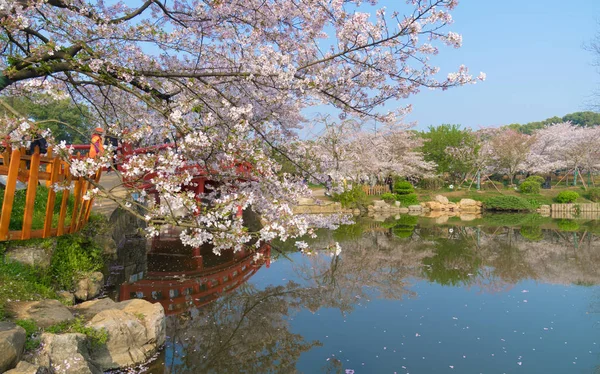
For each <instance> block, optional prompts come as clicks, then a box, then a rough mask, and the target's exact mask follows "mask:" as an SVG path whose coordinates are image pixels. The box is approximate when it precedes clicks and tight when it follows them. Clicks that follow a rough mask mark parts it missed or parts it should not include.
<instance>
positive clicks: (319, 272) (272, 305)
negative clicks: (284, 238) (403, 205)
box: [121, 215, 600, 373]
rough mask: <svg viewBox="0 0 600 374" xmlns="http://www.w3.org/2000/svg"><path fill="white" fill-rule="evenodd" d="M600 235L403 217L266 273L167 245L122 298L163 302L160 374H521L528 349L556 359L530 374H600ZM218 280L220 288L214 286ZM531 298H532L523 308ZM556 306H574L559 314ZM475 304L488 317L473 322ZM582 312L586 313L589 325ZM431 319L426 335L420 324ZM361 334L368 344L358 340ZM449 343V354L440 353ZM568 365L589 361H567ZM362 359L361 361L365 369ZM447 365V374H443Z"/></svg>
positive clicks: (558, 226)
mask: <svg viewBox="0 0 600 374" xmlns="http://www.w3.org/2000/svg"><path fill="white" fill-rule="evenodd" d="M598 232H600V230H598V225H597V223H596V222H593V221H589V222H584V221H576V220H567V219H561V220H552V219H550V218H545V217H540V216H537V215H529V216H527V215H502V216H494V217H490V218H489V219H487V220H486V219H479V218H478V219H475V220H473V221H471V222H461V221H458V220H452V219H450V220H448V222H447V223H445V224H443V225H440V224H435V223H433V222H432V221H431V220H426V219H423V218H418V217H408V216H407V217H397V218H390V219H388V220H386V221H384V222H373V221H364V222H360V223H359V224H356V225H351V226H342V227H340V228H339V229H337V230H335V231H322V232H320V233H319V236H318V238H317V239H312V240H311V239H306V240H307V242H309V245H310V247H311V249H312V251H311V253H313V254H312V255H306V254H300V253H298V252H297V251H296V249H295V247H294V245H293V243H272V247H273V252H272V253H271V258H272V259H273V261H274V262H273V264H272V266H271V269H268V270H267V269H266V267H263V268H262V269H263V270H261V271H260V272H258V270H259V269H260V268H261V265H262V264H263V262H256V261H254V257H253V255H252V253H250V252H238V253H233V252H232V253H227V254H226V255H225V256H223V257H216V256H213V255H211V252H210V250H209V249H208V248H204V249H198V250H195V251H191V252H190V251H189V250H188V252H185V250H184V249H182V248H180V247H179V246H178V245H175V244H174V243H172V242H171V243H168V242H166V241H159V242H158V243H155V244H154V246H153V249H152V250H150V251H149V252H148V256H147V269H146V272H145V274H144V279H141V280H140V279H138V280H137V281H135V282H128V283H126V284H125V285H123V286H121V297H122V298H128V297H144V298H146V299H148V300H150V301H158V302H161V303H162V304H163V305H164V306H165V310H167V313H169V314H170V317H169V318H168V321H167V330H168V339H167V340H168V342H167V345H166V347H165V349H164V351H163V352H162V354H161V357H160V358H159V359H158V360H157V361H155V362H154V363H152V364H151V366H150V370H149V371H150V372H152V373H205V372H206V373H238V372H248V373H270V372H273V373H291V372H297V371H300V372H311V373H313V372H314V373H320V372H330V373H345V372H346V370H355V372H356V373H363V372H364V373H372V372H383V371H384V370H388V371H389V370H391V371H390V372H394V371H397V372H399V373H400V372H406V370H403V369H402V366H404V365H403V364H405V361H403V360H407V361H408V360H409V359H410V358H411V357H412V356H414V357H412V358H413V359H414V358H418V359H419V360H420V361H419V363H418V364H415V363H413V362H411V364H412V365H413V368H414V369H413V370H411V372H442V371H444V370H449V367H450V366H454V365H455V362H454V361H453V360H455V359H454V358H452V357H450V358H448V357H447V356H448V355H449V354H450V353H449V352H454V351H456V352H454V353H456V354H458V353H457V352H459V351H461V350H462V351H464V352H465V354H464V356H467V355H469V356H471V355H472V356H474V357H477V359H476V360H475V361H470V363H469V365H471V366H465V367H464V369H463V370H462V371H460V372H480V371H483V372H495V371H494V370H496V371H498V372H513V371H512V370H513V369H515V365H516V362H517V361H518V362H522V360H523V359H522V358H517V357H521V356H525V357H527V358H529V357H530V356H531V355H532V354H531V352H530V353H527V354H526V353H523V352H525V351H526V350H529V351H531V349H533V351H535V350H536V349H538V350H539V351H541V352H545V356H542V357H538V358H537V361H535V364H533V362H531V363H530V366H529V367H528V370H524V371H522V372H557V373H558V372H569V370H568V368H570V366H566V365H567V364H568V365H575V363H578V365H580V366H578V368H579V369H580V370H579V371H580V372H594V370H595V369H594V366H595V365H597V362H598V359H597V357H598V356H597V355H598V354H599V350H598V346H596V342H595V341H593V340H594V339H595V337H597V332H596V333H595V334H594V333H593V332H591V333H590V332H589V331H591V330H590V329H594V328H598V327H599V325H598V323H599V318H598V316H599V313H598V311H599V310H600V307H599V306H598V305H600V290H599V289H598V288H597V287H596V285H598V284H600V272H599V271H598V268H599V265H600V238H599V237H598V235H597V233H598ZM335 241H338V242H340V244H341V245H342V247H343V252H342V254H341V256H333V255H332V254H331V253H330V252H319V251H318V249H319V248H326V247H329V246H331V244H332V243H333V242H335ZM266 248H268V247H263V250H265V249H266ZM265 253H266V254H268V253H267V252H265ZM267 257H268V256H267ZM165 259H169V260H168V261H166V260H165ZM173 259H178V260H177V261H173ZM167 262H168V263H167ZM244 265H246V267H245V268H244ZM257 272H258V274H260V275H258V274H257V275H255V274H256V273H257ZM224 274H227V280H225V279H223V278H224ZM234 274H235V275H234ZM176 275H177V276H178V278H179V279H177V280H175V279H173V277H174V276H176ZM253 275H254V277H252V276H253ZM250 277H252V278H250ZM210 279H214V280H215V282H220V283H219V284H218V285H215V287H210V286H209V285H210V282H211V281H210ZM236 279H237V280H238V281H235V280H236ZM202 285H206V288H203V286H202ZM546 285H548V286H550V287H551V288H547V287H542V286H546ZM573 285H575V286H576V287H575V288H573V287H572V286H573ZM534 287H539V288H540V290H538V292H534V290H533V288H534ZM173 290H179V291H173ZM529 290H531V291H532V294H531V295H529V296H526V297H522V296H521V295H522V294H521V292H529ZM587 290H590V292H588V291H587ZM473 291H475V292H473ZM542 291H543V292H542ZM177 292H179V294H177ZM449 295H452V296H449ZM523 295H528V294H523ZM559 297H560V300H561V302H564V305H562V304H561V303H556V300H557V299H558V298H559ZM528 300H530V302H529V303H528ZM567 300H568V301H567ZM524 303H526V304H524ZM454 304H456V305H454ZM467 305H469V306H470V305H475V306H476V307H477V308H478V310H474V311H472V312H466V311H467V310H468V309H465V308H466V307H467ZM525 305H526V306H527V308H530V309H525V308H524V306H525ZM576 305H584V307H583V308H584V309H585V310H584V312H583V313H580V311H579V309H578V307H576ZM446 310H448V313H452V315H448V316H446V315H445V314H444V312H445V311H446ZM390 311H393V312H390ZM460 313H463V314H464V315H461V316H460V318H461V322H462V323H463V324H464V325H462V330H459V331H457V326H461V325H458V324H457V322H456V320H457V319H458V317H457V318H454V315H459V314H460ZM412 315H414V316H415V317H414V318H413V319H412V320H411V319H410V318H411V316H412ZM513 315H514V317H513ZM400 317H402V318H407V319H406V320H404V321H406V322H402V321H401V320H400ZM444 318H445V319H444ZM427 319H429V320H430V323H432V325H431V326H429V327H427V325H423V322H424V321H425V320H427ZM446 319H447V320H449V321H451V323H448V322H444V321H446ZM538 320H539V321H538ZM346 321H348V323H346ZM534 322H537V323H534ZM541 323H543V324H544V325H543V326H542V325H540V326H537V325H538V324H541ZM561 324H562V325H561ZM381 325H383V326H384V327H383V328H381ZM396 325H397V326H398V327H396V328H397V329H398V330H397V331H396V332H395V335H394V334H392V335H391V336H394V338H393V339H392V340H389V337H390V335H389V334H388V333H386V329H388V330H387V331H389V332H392V331H393V329H394V328H395V327H394V326H396ZM421 325H423V326H421ZM385 326H387V327H385ZM548 326H549V327H548ZM469 327H471V328H472V329H473V330H475V329H477V328H479V330H476V334H477V335H476V336H475V335H474V336H472V337H469V339H471V338H472V339H473V341H474V342H470V340H469V342H467V340H465V339H467V338H466V337H462V338H458V337H459V336H461V335H460V334H464V333H465V332H466V333H468V331H469V330H468V329H469ZM559 327H560V329H559ZM373 328H375V330H369V329H373ZM542 328H544V329H545V330H542ZM554 328H556V331H557V332H556V334H558V335H557V337H556V338H552V337H550V336H548V337H544V340H543V341H542V339H541V338H542V336H541V335H539V334H540V332H539V331H538V330H542V331H550V329H554ZM411 329H416V330H415V331H413V330H411ZM465 329H467V330H465ZM513 330H514V332H513ZM559 330H560V332H559ZM517 331H518V332H519V334H523V335H522V336H523V339H525V340H521V341H516V340H513V341H511V343H512V344H513V345H512V346H510V347H509V348H507V346H508V343H505V342H504V340H505V337H506V335H505V334H508V333H509V332H510V333H516V332H517ZM354 333H355V334H358V337H356V336H355V337H354V338H350V336H353V334H354ZM473 333H475V332H473ZM411 334H412V335H411ZM415 334H416V337H417V338H419V337H420V336H421V335H423V336H433V338H431V339H432V340H431V341H429V340H426V339H425V338H423V339H421V340H416V341H415V342H412V343H411V344H413V345H412V346H411V347H413V348H409V342H408V341H407V340H406V339H408V337H410V336H412V337H413V339H417V338H414V337H415ZM538 335H539V338H538ZM519 336H521V335H519ZM484 337H489V338H490V340H493V341H494V342H496V341H498V342H500V341H502V342H501V343H499V344H500V346H499V347H496V346H495V345H494V344H496V343H492V342H487V343H483V341H480V340H479V339H480V338H482V339H484ZM526 338H527V339H529V340H527V339H526ZM475 339H477V341H475ZM553 339H554V340H553ZM387 340H389V341H387ZM438 340H439V342H440V344H442V342H443V343H444V344H448V345H446V346H439V347H438V349H436V350H432V348H431V346H432V344H438ZM386 341H387V342H386ZM400 341H401V342H402V344H401V345H400ZM515 341H516V342H515ZM566 341H569V346H568V348H569V350H567V348H566V347H565V346H564V345H565V342H566ZM420 342H422V343H420ZM513 342H514V343H513ZM592 343H593V345H592ZM373 344H376V345H377V346H379V345H382V346H385V347H386V349H387V347H388V346H391V345H392V344H393V345H394V347H396V348H395V349H398V352H403V353H402V357H403V360H402V359H401V358H400V357H395V358H394V357H388V358H387V359H385V360H384V359H383V357H384V356H383V355H382V353H378V354H377V355H375V354H373V355H372V356H368V355H367V354H366V353H365V352H369V354H370V352H371V351H373ZM419 344H422V345H419ZM486 344H487V345H486ZM530 345H531V346H530ZM511 348H512V350H513V352H517V353H516V354H514V355H513V356H511V359H510V360H503V359H498V360H500V361H494V360H495V359H493V360H492V359H491V358H490V357H496V356H494V354H499V353H502V352H504V354H506V352H507V351H510V349H511ZM379 349H382V347H380V348H379ZM411 349H414V351H411ZM488 350H489V352H488ZM338 351H339V352H338ZM342 351H344V352H345V351H354V354H350V355H349V356H344V355H345V353H342ZM390 351H391V349H390ZM580 351H581V352H580ZM536 352H537V351H536ZM550 352H552V353H550ZM573 352H575V353H573ZM588 352H589V353H588ZM388 353H389V354H391V353H392V352H389V351H387V353H386V354H388ZM393 353H396V350H394V351H393ZM454 353H453V354H454ZM563 353H564V354H567V353H568V354H569V355H571V356H573V357H578V359H577V360H579V361H577V360H575V359H573V358H569V359H568V360H570V361H569V362H563V361H564V360H562V355H563ZM583 353H585V354H586V356H585V357H582V356H583ZM490 354H491V356H490ZM363 355H364V357H363ZM380 355H381V356H380ZM588 355H589V356H588ZM354 356H360V357H361V358H360V361H361V362H360V363H359V364H357V363H356V362H355V361H356V360H358V358H356V360H355V361H352V359H355V357H354ZM367 356H368V357H367ZM421 356H423V357H428V358H430V359H431V362H426V360H425V359H423V360H421ZM461 356H462V354H461ZM461 356H458V357H459V358H460V357H461ZM375 357H376V358H375ZM380 357H381V361H379V359H380ZM559 359H560V360H562V361H560V362H559V361H557V360H559ZM369 360H370V361H369ZM444 360H450V363H448V362H446V361H444ZM573 360H575V361H574V362H575V363H573V362H571V361H573ZM365 362H366V363H367V364H370V365H371V366H370V368H369V369H368V370H367V369H364V368H363V367H362V365H365ZM438 362H440V363H442V366H443V365H445V366H443V368H442V367H437V366H435V365H438ZM419 365H420V366H419ZM465 365H466V364H465ZM520 365H521V364H519V366H520ZM581 365H583V366H581ZM457 368H458V366H457ZM511 368H512V369H511ZM584 368H585V370H581V369H584ZM357 369H359V370H357ZM360 369H363V370H360ZM553 370H554V371H553ZM388 371H385V372H388Z"/></svg>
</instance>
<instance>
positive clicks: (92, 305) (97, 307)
mask: <svg viewBox="0 0 600 374" xmlns="http://www.w3.org/2000/svg"><path fill="white" fill-rule="evenodd" d="M116 304H117V303H116V302H114V301H113V300H111V299H109V298H104V299H97V300H90V301H86V302H85V303H81V304H78V305H75V306H74V307H73V308H71V310H73V312H74V313H75V314H77V315H81V316H83V318H84V319H85V320H86V321H88V320H90V319H92V317H94V316H95V315H96V314H98V313H100V312H101V311H103V310H107V309H115V308H116V307H115V305H116Z"/></svg>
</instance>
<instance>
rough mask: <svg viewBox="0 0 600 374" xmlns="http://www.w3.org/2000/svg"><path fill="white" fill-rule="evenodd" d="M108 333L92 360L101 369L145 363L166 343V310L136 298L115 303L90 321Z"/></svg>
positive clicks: (93, 353) (90, 324) (93, 352)
mask: <svg viewBox="0 0 600 374" xmlns="http://www.w3.org/2000/svg"><path fill="white" fill-rule="evenodd" d="M86 326H88V327H92V328H94V329H96V330H101V329H105V330H106V331H107V333H108V340H107V342H106V344H104V345H102V346H100V347H95V348H93V350H92V352H91V354H92V360H93V362H94V363H95V364H96V365H98V366H99V367H100V368H101V369H102V370H110V369H116V368H119V367H127V366H134V365H139V364H141V363H144V362H146V361H148V359H150V357H152V356H153V355H154V354H155V353H156V352H157V350H158V349H159V348H160V347H161V346H162V345H163V344H164V342H165V339H166V333H165V312H164V309H163V307H162V305H160V304H158V303H156V304H152V303H149V302H147V301H145V300H140V299H134V300H128V301H123V302H120V303H115V304H114V307H113V308H112V309H105V310H103V311H101V312H99V313H98V314H96V315H95V316H94V317H93V318H92V319H91V320H90V321H89V322H88V323H87V325H86Z"/></svg>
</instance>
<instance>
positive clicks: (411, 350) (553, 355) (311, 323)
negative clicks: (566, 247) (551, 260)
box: [250, 255, 600, 373]
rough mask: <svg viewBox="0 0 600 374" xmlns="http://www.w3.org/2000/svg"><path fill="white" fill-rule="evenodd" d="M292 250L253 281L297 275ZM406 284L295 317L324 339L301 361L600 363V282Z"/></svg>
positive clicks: (300, 329)
mask: <svg viewBox="0 0 600 374" xmlns="http://www.w3.org/2000/svg"><path fill="white" fill-rule="evenodd" d="M291 257H292V259H293V261H294V263H293V264H292V263H290V262H289V261H288V260H285V259H282V260H280V261H278V262H276V263H275V264H274V265H273V266H272V267H271V268H270V269H268V270H267V269H264V268H263V269H261V270H260V271H259V273H257V274H256V276H255V277H253V278H252V279H251V280H250V282H251V283H254V284H255V285H257V286H259V287H263V286H266V285H268V284H284V283H286V282H287V281H288V280H289V279H293V280H295V281H298V280H297V279H296V277H295V275H294V274H295V272H294V268H295V267H297V266H299V265H301V264H303V263H305V262H306V261H307V260H306V259H305V258H303V257H302V256H299V255H292V256H291ZM409 288H410V290H411V291H414V292H416V294H417V296H416V297H415V298H412V299H404V300H382V299H377V298H373V299H371V300H364V299H362V300H357V305H356V307H355V309H354V311H352V312H351V313H349V314H348V315H346V316H345V317H344V316H343V315H342V314H341V313H340V311H339V310H338V309H331V308H322V309H319V310H318V311H317V312H316V313H314V314H313V313H312V312H311V311H309V310H306V309H305V310H302V311H300V312H299V313H298V314H297V315H295V316H292V317H291V318H290V326H291V328H290V330H291V332H293V333H298V334H301V335H302V336H303V337H304V339H305V340H306V341H312V340H319V341H321V342H322V343H323V344H324V345H323V347H317V348H314V349H312V350H311V351H309V352H307V353H305V354H303V355H302V356H301V359H300V360H299V362H298V365H297V369H298V370H299V371H301V372H304V373H316V372H322V371H323V370H325V367H326V365H328V364H329V362H328V359H329V360H333V359H339V360H341V361H342V364H343V368H344V369H353V370H355V372H356V373H394V372H396V373H438V372H457V373H503V372H506V373H513V372H515V373H517V372H521V373H575V372H578V373H579V372H583V373H593V372H594V367H595V365H600V358H599V356H600V347H599V345H598V344H600V334H599V332H600V325H599V323H600V318H599V316H598V314H594V313H591V304H592V303H593V302H594V300H593V299H594V298H597V297H598V295H599V294H600V293H599V291H600V287H578V286H560V285H547V284H537V283H536V282H534V281H524V282H520V283H518V284H516V285H515V286H514V287H513V288H512V289H511V290H510V291H509V292H500V293H488V292H481V290H479V289H478V288H476V287H471V288H470V289H467V288H463V287H443V286H440V285H437V284H431V283H429V282H426V281H419V280H414V282H413V285H412V286H409ZM367 293H368V294H370V293H371V292H370V291H369V292H367ZM417 335H418V336H417ZM463 356H464V357H463ZM519 363H520V364H519ZM403 366H404V367H405V368H406V369H404V368H403Z"/></svg>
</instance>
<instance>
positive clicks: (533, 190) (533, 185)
mask: <svg viewBox="0 0 600 374" xmlns="http://www.w3.org/2000/svg"><path fill="white" fill-rule="evenodd" d="M540 188H542V186H541V185H540V184H539V183H538V182H535V181H532V180H530V181H525V182H523V183H521V185H520V186H519V190H520V191H521V192H522V193H526V194H539V193H540Z"/></svg>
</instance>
